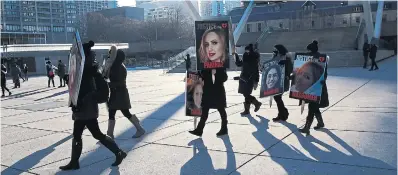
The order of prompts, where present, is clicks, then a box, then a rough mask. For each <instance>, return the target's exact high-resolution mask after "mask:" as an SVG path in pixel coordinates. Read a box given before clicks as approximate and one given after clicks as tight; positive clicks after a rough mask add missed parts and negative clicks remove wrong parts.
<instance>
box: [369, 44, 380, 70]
mask: <svg viewBox="0 0 398 175" xmlns="http://www.w3.org/2000/svg"><path fill="white" fill-rule="evenodd" d="M376 53H377V46H376V44H372V45H371V46H370V54H369V58H370V60H372V67H370V69H369V71H373V70H377V69H379V66H377V64H376ZM374 67H375V69H373V68H374Z"/></svg>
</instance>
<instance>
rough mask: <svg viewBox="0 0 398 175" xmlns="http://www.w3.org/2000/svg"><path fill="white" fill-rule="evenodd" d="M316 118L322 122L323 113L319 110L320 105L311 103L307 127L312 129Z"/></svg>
mask: <svg viewBox="0 0 398 175" xmlns="http://www.w3.org/2000/svg"><path fill="white" fill-rule="evenodd" d="M314 117H316V119H317V120H318V122H319V121H321V120H322V113H321V111H320V110H319V104H317V103H309V104H308V115H307V122H306V126H307V125H308V126H307V127H308V128H310V127H311V124H312V122H313V121H314ZM322 121H323V120H322Z"/></svg>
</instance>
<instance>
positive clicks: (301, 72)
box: [289, 53, 327, 103]
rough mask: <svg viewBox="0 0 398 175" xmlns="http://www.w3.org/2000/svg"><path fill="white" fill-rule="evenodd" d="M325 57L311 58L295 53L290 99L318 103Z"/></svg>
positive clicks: (320, 55) (304, 54) (307, 55)
mask: <svg viewBox="0 0 398 175" xmlns="http://www.w3.org/2000/svg"><path fill="white" fill-rule="evenodd" d="M326 63H327V56H326V55H325V54H319V55H318V56H311V54H307V53H296V56H295V58H294V65H293V74H294V79H293V81H292V86H291V88H290V95H289V97H290V98H294V99H299V100H304V101H307V102H316V103H320V101H321V95H322V84H321V82H322V81H323V80H324V75H325V67H326Z"/></svg>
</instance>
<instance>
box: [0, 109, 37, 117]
mask: <svg viewBox="0 0 398 175" xmlns="http://www.w3.org/2000/svg"><path fill="white" fill-rule="evenodd" d="M31 112H32V111H28V110H16V109H5V108H1V118H3V117H9V116H15V115H20V114H26V113H31Z"/></svg>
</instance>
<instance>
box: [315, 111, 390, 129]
mask: <svg viewBox="0 0 398 175" xmlns="http://www.w3.org/2000/svg"><path fill="white" fill-rule="evenodd" d="M323 120H324V123H325V125H326V128H328V129H331V130H348V131H350V130H352V131H360V132H381V133H382V132H387V133H395V134H396V133H397V114H396V113H372V112H345V111H330V110H328V111H327V112H325V113H323ZM336 121H338V122H336ZM314 126H316V121H315V122H314V123H313V127H314Z"/></svg>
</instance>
